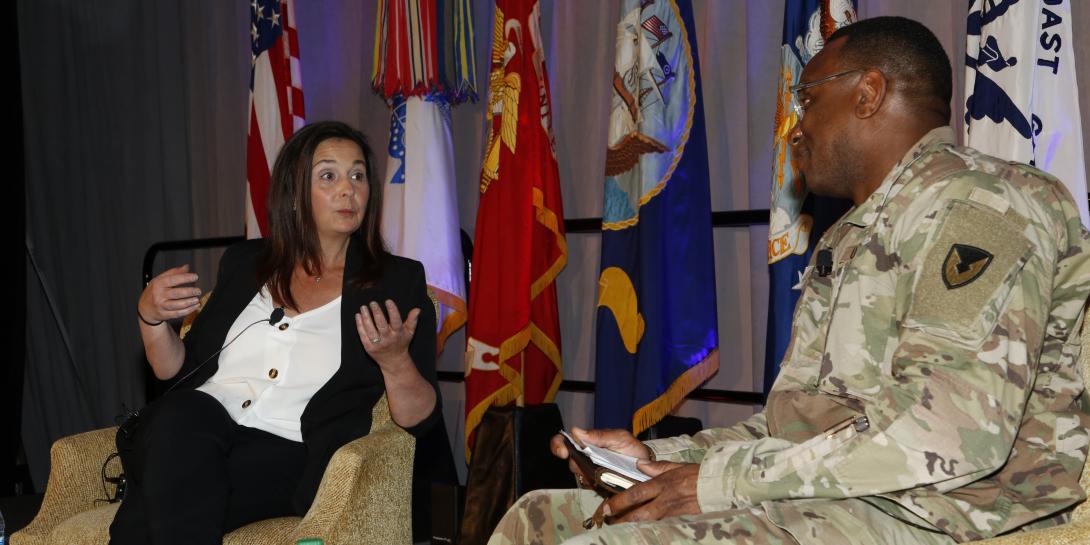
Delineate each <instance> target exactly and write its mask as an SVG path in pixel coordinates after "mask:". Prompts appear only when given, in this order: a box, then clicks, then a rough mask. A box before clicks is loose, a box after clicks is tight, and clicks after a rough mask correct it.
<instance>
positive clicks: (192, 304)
mask: <svg viewBox="0 0 1090 545" xmlns="http://www.w3.org/2000/svg"><path fill="white" fill-rule="evenodd" d="M196 281H197V275H196V274H195V273H191V272H189V265H188V264H187V265H182V266H179V267H174V268H173V269H167V270H165V271H163V272H162V273H160V274H159V276H156V277H155V278H152V279H151V282H148V287H146V288H144V292H143V293H141V294H140V301H139V302H138V303H137V310H139V311H140V316H142V317H143V318H144V319H145V320H147V321H149V322H162V321H165V320H173V319H175V318H181V317H183V316H186V315H188V314H190V313H192V312H193V311H195V310H197V307H199V306H200V302H201V290H200V288H198V287H196V286H191V285H190V284H193V283H194V282H196Z"/></svg>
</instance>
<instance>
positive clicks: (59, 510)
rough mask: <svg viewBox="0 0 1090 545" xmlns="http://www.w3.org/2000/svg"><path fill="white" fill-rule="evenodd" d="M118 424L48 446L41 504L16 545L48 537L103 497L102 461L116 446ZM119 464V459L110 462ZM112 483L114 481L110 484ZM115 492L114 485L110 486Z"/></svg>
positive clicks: (64, 438)
mask: <svg viewBox="0 0 1090 545" xmlns="http://www.w3.org/2000/svg"><path fill="white" fill-rule="evenodd" d="M116 435H117V428H116V427H112V428H103V429H98V430H92V431H88V432H84V433H77V434H75V435H69V436H67V437H62V438H60V439H57V440H56V441H55V442H54V443H53V446H52V448H50V449H49V462H50V468H49V481H48V482H47V483H46V487H45V496H44V497H43V498H42V507H41V509H39V510H38V514H37V515H35V517H34V520H32V521H31V522H30V524H29V525H27V527H26V528H23V529H22V530H21V531H20V532H18V533H17V534H16V535H13V536H12V543H13V545H14V544H16V543H21V542H23V540H22V539H19V538H20V537H22V538H23V539H27V538H29V539H31V540H46V539H48V536H49V535H50V534H51V533H52V532H53V529H54V528H56V527H57V525H58V524H60V523H62V522H64V521H65V520H67V519H68V518H69V517H72V516H73V515H76V514H78V513H81V512H83V511H87V510H89V509H91V508H93V507H96V503H95V500H97V499H105V498H103V490H102V463H103V462H105V461H106V457H107V456H109V455H110V453H112V452H114V451H115V450H116V446H115V443H114V438H115V436H116ZM115 464H116V467H120V466H121V461H120V459H115V460H114V461H111V462H110V465H111V467H115ZM108 486H109V487H113V486H114V485H108ZM109 490H110V492H112V491H113V490H112V488H110V489H109Z"/></svg>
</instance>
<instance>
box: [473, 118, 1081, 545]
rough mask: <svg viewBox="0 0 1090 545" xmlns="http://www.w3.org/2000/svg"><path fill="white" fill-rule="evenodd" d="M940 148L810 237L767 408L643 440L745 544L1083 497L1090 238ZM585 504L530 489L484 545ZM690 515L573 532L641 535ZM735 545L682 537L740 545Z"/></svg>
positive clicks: (909, 528)
mask: <svg viewBox="0 0 1090 545" xmlns="http://www.w3.org/2000/svg"><path fill="white" fill-rule="evenodd" d="M952 141H953V131H952V130H951V129H950V128H949V127H942V128H939V129H935V130H933V131H931V132H930V133H928V134H927V135H926V136H925V137H924V138H922V139H921V140H920V142H918V143H917V144H916V145H915V146H914V147H913V148H912V149H911V150H909V152H908V153H907V154H906V155H905V157H904V158H903V159H902V160H901V161H900V162H899V163H898V164H897V165H896V166H895V167H894V168H893V170H892V171H891V172H890V174H889V175H887V177H886V178H885V180H883V182H882V184H881V185H880V186H879V188H878V189H877V190H876V191H875V192H874V193H873V194H871V195H870V196H869V197H868V198H867V200H866V201H864V202H863V203H862V204H861V205H859V206H857V207H855V208H854V209H852V210H851V211H849V212H848V213H847V214H846V215H845V216H844V217H843V218H841V220H840V222H839V223H838V224H837V225H835V226H834V227H833V228H832V229H830V230H829V231H827V232H826V234H825V236H824V237H822V240H821V242H820V243H819V245H818V247H817V250H819V251H820V250H828V251H830V252H831V253H832V257H833V260H832V263H833V266H832V270H831V271H830V272H829V273H828V274H826V275H821V274H819V273H818V271H817V270H816V269H815V267H814V265H813V263H814V262H811V266H810V267H808V268H807V270H806V272H805V274H804V276H803V279H802V282H801V286H802V294H801V297H800V300H799V303H798V306H797V308H796V310H795V316H794V322H793V328H794V330H793V336H792V343H791V346H789V347H788V350H787V354H786V356H785V357H784V361H783V365H782V370H781V372H780V375H779V378H778V379H777V381H776V384H775V386H774V387H773V389H772V392H771V394H770V395H769V398H768V403H767V405H766V407H765V410H764V411H762V412H761V413H758V414H756V415H754V416H753V417H752V418H750V419H748V420H746V421H744V422H742V423H739V424H737V425H735V426H733V427H730V428H721V429H711V430H707V431H704V432H701V433H699V434H697V435H695V436H692V437H688V436H683V437H680V438H672V439H659V440H654V441H649V442H648V443H647V444H648V446H649V447H651V449H652V450H653V451H654V453H655V456H656V458H657V459H659V460H671V461H676V462H696V463H700V476H699V480H698V484H697V494H698V500H699V503H700V507H701V510H702V512H703V513H705V514H704V515H700V516H699V517H697V518H700V519H705V520H708V519H712V520H714V519H718V520H720V521H722V522H723V524H726V525H727V526H726V527H730V528H738V527H739V524H740V522H739V519H746V524H750V525H753V527H754V529H755V531H759V532H764V531H766V530H767V529H762V528H761V526H760V519H762V518H764V519H766V520H765V523H767V522H769V521H770V522H771V523H773V524H774V525H775V527H776V528H779V529H782V530H785V531H786V532H788V533H790V534H791V535H792V536H793V537H794V538H795V539H796V540H798V541H799V542H801V543H810V542H814V541H815V540H817V541H819V542H820V541H826V540H829V539H832V541H830V542H835V541H836V539H835V538H832V536H835V535H837V533H838V532H844V531H845V529H847V528H851V525H852V524H853V521H852V519H853V518H855V519H857V520H856V522H855V523H856V524H857V525H858V521H862V520H865V521H866V524H863V525H862V526H865V527H867V528H870V531H872V532H875V533H881V532H886V534H885V537H881V536H880V537H879V538H877V539H878V540H879V542H881V541H886V542H893V541H895V539H898V537H897V536H900V539H903V540H905V542H929V541H930V542H936V543H943V542H946V543H949V542H952V541H957V542H962V541H968V540H975V539H981V538H986V537H990V536H994V535H997V534H1001V533H1003V532H1007V531H1010V530H1012V529H1015V528H1018V527H1022V526H1025V525H1029V524H1031V523H1032V525H1033V526H1034V527H1038V526H1047V525H1053V524H1058V523H1060V522H1063V521H1065V520H1066V518H1067V517H1068V512H1069V508H1070V507H1071V506H1073V505H1075V504H1077V503H1078V502H1079V501H1081V500H1082V499H1083V497H1084V495H1083V491H1082V488H1081V487H1080V486H1079V483H1078V479H1079V474H1080V471H1081V470H1082V466H1083V462H1084V461H1085V459H1086V453H1087V444H1088V432H1087V426H1088V425H1090V398H1088V397H1087V395H1086V394H1085V392H1084V391H1083V383H1082V379H1081V378H1080V375H1079V371H1078V369H1077V365H1078V356H1079V350H1080V346H1079V339H1078V334H1077V333H1078V331H1079V330H1080V327H1081V324H1082V320H1083V313H1084V308H1085V302H1086V299H1087V296H1088V294H1090V233H1087V232H1086V230H1085V229H1083V228H1082V226H1081V224H1080V222H1079V215H1078V212H1077V209H1076V208H1075V205H1074V204H1073V201H1072V198H1071V196H1070V195H1069V194H1068V193H1067V191H1066V189H1064V188H1063V186H1062V185H1061V184H1060V183H1059V182H1057V181H1056V180H1055V179H1054V178H1052V177H1050V176H1048V175H1047V174H1044V173H1042V172H1040V171H1038V170H1036V169H1033V168H1031V167H1028V166H1026V165H1021V164H1014V163H1006V162H1002V161H999V160H997V159H995V158H992V157H988V156H985V155H982V154H980V153H978V152H976V151H974V150H971V149H968V148H960V147H957V146H954V145H953V144H952V143H951V142H952ZM1081 197H1082V196H1080V198H1081ZM816 254H817V252H815V255H816ZM543 498H548V499H549V501H548V502H547V503H548V505H549V507H548V508H547V509H534V508H532V504H533V503H534V502H537V503H538V504H539V505H544V503H543ZM852 498H853V499H852ZM565 499H567V500H570V501H568V502H567V503H565V502H564V500H565ZM577 500H580V501H577ZM590 503H593V505H592V506H591V508H590V509H591V511H586V506H587V505H589V504H590ZM554 504H555V505H554ZM596 506H597V502H591V501H590V498H589V497H588V496H587V493H585V492H583V493H580V494H573V493H572V492H548V493H537V494H534V495H532V496H528V497H527V498H524V499H523V500H521V501H520V503H519V504H517V505H516V508H514V509H512V510H511V511H509V512H508V514H507V515H506V517H505V519H504V521H503V522H501V524H500V527H499V529H498V530H497V534H496V535H494V536H493V540H492V542H491V543H497V544H498V543H504V542H507V541H519V540H521V539H523V537H522V536H519V535H517V534H518V533H519V532H520V531H524V532H525V533H524V534H523V535H524V536H526V538H528V539H530V540H538V541H541V542H551V541H559V539H553V537H554V536H550V535H549V534H550V533H551V532H552V530H554V529H555V528H556V527H557V526H560V525H562V526H564V527H568V526H569V525H570V521H569V520H562V519H560V518H558V516H559V514H561V513H566V512H576V511H581V512H584V513H585V514H579V515H576V516H575V517H574V518H579V516H584V517H585V516H589V514H590V512H593V508H594V507H596ZM691 518H693V517H683V518H675V519H667V520H665V521H661V522H659V523H657V525H645V524H641V525H631V524H625V525H617V526H613V527H608V528H604V529H602V530H598V531H595V532H590V533H587V534H585V536H583V537H585V538H588V542H589V540H590V539H593V538H598V541H600V542H624V543H627V542H637V543H639V542H655V541H656V540H657V539H658V537H656V536H661V535H663V534H660V533H657V532H658V531H659V530H657V529H656V527H662V526H670V525H672V526H674V527H676V528H678V529H679V530H678V531H679V532H680V531H683V530H681V529H682V528H685V527H686V526H687V525H690V524H691V523H690V522H689V521H688V519H691ZM572 520H574V519H572ZM554 522H556V523H558V524H553V523H554ZM559 523H562V524H559ZM644 528H646V531H644V530H643V529H644ZM579 529H581V528H579ZM849 531H850V530H849ZM564 535H568V532H561V533H560V534H556V536H555V537H561V536H564ZM863 535H864V534H862V533H861V534H858V535H853V537H852V538H851V539H850V541H851V542H853V543H860V542H866V541H867V538H866V537H860V536H863ZM730 536H731V534H730V533H729V532H728V533H724V532H719V533H718V534H717V535H712V534H711V533H706V534H704V535H703V536H700V537H698V536H696V535H693V536H691V539H687V540H688V541H690V542H692V541H698V542H705V541H706V542H715V543H722V542H739V543H745V542H748V541H746V540H745V539H737V537H734V538H732V537H730ZM781 537H782V534H780V535H779V537H778V536H777V534H776V532H775V531H774V530H768V533H767V538H766V536H762V537H758V536H754V542H762V543H763V542H775V539H781ZM683 540H684V539H683ZM732 540H733V541H732Z"/></svg>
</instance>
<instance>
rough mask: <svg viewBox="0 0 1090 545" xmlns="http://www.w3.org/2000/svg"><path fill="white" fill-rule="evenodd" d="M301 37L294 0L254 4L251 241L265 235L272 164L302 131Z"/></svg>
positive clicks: (248, 184)
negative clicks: (297, 33) (295, 135)
mask: <svg viewBox="0 0 1090 545" xmlns="http://www.w3.org/2000/svg"><path fill="white" fill-rule="evenodd" d="M304 123H305V121H304V120H303V81H302V77H301V76H300V75H299V38H298V37H297V36H296V34H295V10H294V9H292V2H290V1H289V0H280V1H277V0H254V1H253V2H251V3H250V128H249V130H248V131H247V137H246V140H247V141H246V236H247V238H260V237H261V236H262V235H264V234H265V232H266V230H267V227H266V224H265V222H266V221H267V220H266V216H265V201H266V199H267V198H268V194H269V173H270V172H272V165H273V161H275V160H276V155H277V154H278V153H280V146H283V145H284V141H285V140H287V139H288V138H289V137H290V136H291V135H292V134H294V133H295V130H296V129H298V128H300V127H302V126H303V124H304Z"/></svg>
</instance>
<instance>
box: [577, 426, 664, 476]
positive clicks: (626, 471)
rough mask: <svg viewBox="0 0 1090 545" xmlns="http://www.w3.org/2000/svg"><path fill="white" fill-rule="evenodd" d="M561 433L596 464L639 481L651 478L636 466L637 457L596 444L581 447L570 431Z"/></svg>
mask: <svg viewBox="0 0 1090 545" xmlns="http://www.w3.org/2000/svg"><path fill="white" fill-rule="evenodd" d="M560 433H562V434H564V437H567V438H568V441H571V443H572V445H575V448H576V449H577V450H579V451H580V452H582V453H583V454H586V455H587V457H588V458H590V461H591V462H594V464H595V465H598V466H601V467H604V468H606V469H608V470H610V471H613V472H614V473H618V474H620V475H624V476H625V477H628V478H629V479H633V480H635V481H637V482H641V483H642V482H646V481H649V480H650V479H651V476H650V475H648V474H646V473H644V472H642V471H640V469H639V468H638V467H636V462H637V461H638V459H637V458H635V457H632V456H629V455H627V454H621V453H620V452H613V451H612V450H609V449H604V448H602V447H596V446H594V445H587V446H585V447H582V448H580V447H579V443H578V442H577V441H576V440H575V438H574V437H572V436H571V435H570V434H568V432H566V431H564V430H560Z"/></svg>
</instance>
